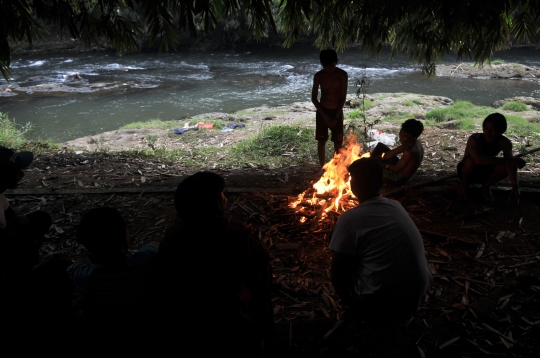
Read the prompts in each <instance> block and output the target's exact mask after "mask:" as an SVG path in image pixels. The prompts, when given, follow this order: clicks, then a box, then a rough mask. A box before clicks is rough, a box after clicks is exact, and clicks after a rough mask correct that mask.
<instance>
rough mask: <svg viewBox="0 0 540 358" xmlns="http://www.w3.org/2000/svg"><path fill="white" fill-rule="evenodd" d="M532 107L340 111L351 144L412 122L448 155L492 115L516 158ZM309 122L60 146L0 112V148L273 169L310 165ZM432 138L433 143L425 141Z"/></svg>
mask: <svg viewBox="0 0 540 358" xmlns="http://www.w3.org/2000/svg"><path fill="white" fill-rule="evenodd" d="M536 102H537V101H535V100H533V99H531V98H513V99H506V100H502V101H498V102H497V103H496V105H497V106H498V108H492V107H485V106H476V105H473V104H471V103H470V102H466V101H457V102H455V103H454V102H453V101H452V100H450V99H448V98H445V97H439V96H425V95H415V94H406V93H394V94H386V93H384V94H383V93H381V94H372V95H367V96H366V98H364V99H363V100H361V99H359V98H357V97H355V96H349V98H348V101H347V104H346V107H345V126H346V130H347V132H348V131H352V132H354V133H355V134H356V136H357V138H359V141H363V142H368V141H370V140H371V139H369V138H365V137H364V133H365V132H366V129H369V128H376V129H380V130H381V131H383V132H388V133H392V134H397V132H398V131H399V126H400V124H401V123H402V122H403V121H404V120H406V119H408V118H417V119H420V120H422V121H423V122H424V125H425V127H426V130H425V132H424V133H423V134H422V137H421V139H422V140H423V141H424V142H427V143H428V145H430V143H436V142H439V141H440V138H439V139H437V138H438V137H439V135H440V132H441V131H442V132H444V133H445V134H447V135H444V137H446V138H447V139H446V140H445V141H443V144H444V145H441V148H443V147H447V148H456V150H455V151H456V152H458V153H459V152H461V153H462V149H464V143H459V142H457V138H463V137H468V135H469V134H470V133H472V132H474V131H480V130H481V122H482V120H483V119H484V118H485V117H486V116H487V115H488V114H490V113H493V112H495V111H498V112H501V113H503V114H504V115H505V116H506V118H507V120H508V124H509V126H508V128H509V129H508V135H509V136H510V138H511V139H512V140H513V141H514V150H515V151H517V152H521V151H525V150H527V149H528V148H529V149H530V147H537V146H539V145H540V125H539V122H540V114H539V113H538V110H537V109H538V108H540V104H539V103H536ZM314 118H315V112H314V111H313V108H312V105H311V103H308V102H305V103H295V104H292V105H290V106H281V107H273V108H269V107H259V108H251V109H246V110H242V111H238V112H235V113H230V114H227V113H208V114H204V115H199V116H194V117H192V118H187V119H185V120H170V121H162V120H149V121H147V122H137V123H132V124H129V125H127V126H124V127H122V128H120V129H119V130H116V131H111V132H106V133H101V134H98V135H94V136H86V137H83V138H77V139H74V140H70V141H67V142H66V143H52V142H50V141H46V140H31V139H29V138H31V132H32V125H31V123H26V124H19V123H16V122H15V121H14V120H11V119H10V118H8V116H7V115H6V114H1V116H0V142H1V143H2V144H3V145H6V146H8V147H13V148H15V149H22V148H26V149H27V150H33V151H35V152H37V154H50V153H54V152H57V151H59V150H62V151H72V152H74V151H86V152H114V153H117V154H122V155H128V156H129V155H137V156H142V157H147V158H149V159H153V158H154V159H155V158H157V159H160V160H163V161H167V162H171V163H174V162H176V163H181V164H182V165H184V166H188V167H201V168H212V169H216V168H243V167H245V168H249V167H252V168H254V167H260V168H265V167H266V168H277V167H282V166H288V165H301V164H302V163H306V164H307V163H311V162H314V161H316V158H317V152H316V145H315V142H314V139H313V132H314V124H315V121H314ZM200 122H203V123H212V124H213V127H214V128H213V129H204V128H201V129H200V130H193V131H187V132H185V133H184V134H182V135H178V134H175V133H173V132H172V129H174V128H182V127H184V126H195V125H197V123H200ZM231 123H242V124H244V126H245V127H243V128H236V129H234V131H233V132H222V131H221V130H222V129H223V128H225V127H227V126H228V125H229V124H231ZM368 127H369V128H368ZM432 133H433V135H435V137H434V138H431V136H432ZM448 134H450V135H448ZM436 139H437V140H436ZM435 140H436V141H435ZM328 146H329V147H328V148H327V149H328V150H327V151H328V152H329V153H332V150H331V148H330V146H331V143H328ZM329 155H330V154H329ZM327 159H328V160H329V159H330V157H328V158H327Z"/></svg>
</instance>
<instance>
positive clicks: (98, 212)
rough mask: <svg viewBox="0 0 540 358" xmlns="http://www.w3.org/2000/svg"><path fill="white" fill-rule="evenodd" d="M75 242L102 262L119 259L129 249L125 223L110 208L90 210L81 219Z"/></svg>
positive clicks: (116, 211)
mask: <svg viewBox="0 0 540 358" xmlns="http://www.w3.org/2000/svg"><path fill="white" fill-rule="evenodd" d="M77 241H78V242H79V243H81V244H83V245H84V246H85V247H86V249H87V250H88V251H90V252H91V253H92V254H93V255H95V256H96V257H97V258H98V259H100V260H103V261H110V260H112V259H115V258H118V257H121V256H123V255H124V254H125V253H126V251H127V249H128V248H129V234H128V232H127V229H126V223H125V221H124V219H123V218H122V215H120V213H119V212H118V210H116V209H115V208H111V207H101V208H94V209H90V210H89V211H88V212H87V213H86V214H85V215H84V216H83V217H82V219H81V223H80V224H79V228H78V229H77Z"/></svg>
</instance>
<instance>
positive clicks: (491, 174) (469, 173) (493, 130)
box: [457, 113, 525, 202]
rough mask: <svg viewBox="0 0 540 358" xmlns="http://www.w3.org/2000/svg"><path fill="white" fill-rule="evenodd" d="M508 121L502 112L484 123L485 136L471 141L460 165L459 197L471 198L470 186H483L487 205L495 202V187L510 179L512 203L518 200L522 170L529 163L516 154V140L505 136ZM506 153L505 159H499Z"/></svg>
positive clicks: (509, 196) (491, 116)
mask: <svg viewBox="0 0 540 358" xmlns="http://www.w3.org/2000/svg"><path fill="white" fill-rule="evenodd" d="M507 126H508V125H507V123H506V118H505V117H504V116H503V115H502V114H500V113H492V114H490V115H489V116H487V117H486V118H485V119H484V122H483V123H482V133H474V134H472V135H471V136H470V137H469V139H468V140H467V146H466V147H465V153H464V156H463V159H462V160H461V162H459V164H458V166H457V172H458V176H459V178H460V179H461V185H460V187H459V189H458V195H459V196H460V197H462V198H467V188H468V186H469V185H470V184H481V185H482V194H483V199H484V201H485V202H487V201H489V200H491V186H492V185H493V184H495V183H496V182H498V181H500V180H502V179H504V178H506V177H508V179H509V180H510V183H511V184H512V189H511V190H510V193H509V194H508V200H511V201H513V200H518V199H519V196H520V193H519V184H518V180H517V170H518V168H520V169H521V168H523V167H524V166H525V161H524V160H523V159H521V158H518V157H514V156H513V154H512V141H511V140H510V139H508V138H507V137H505V136H504V135H503V133H504V132H506V128H507ZM501 151H502V153H503V157H502V158H501V157H497V155H498V154H499V153H500V152H501Z"/></svg>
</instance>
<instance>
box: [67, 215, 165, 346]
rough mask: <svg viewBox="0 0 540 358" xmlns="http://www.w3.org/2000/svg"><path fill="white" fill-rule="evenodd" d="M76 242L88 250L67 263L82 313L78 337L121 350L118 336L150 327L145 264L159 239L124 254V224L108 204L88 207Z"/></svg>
mask: <svg viewBox="0 0 540 358" xmlns="http://www.w3.org/2000/svg"><path fill="white" fill-rule="evenodd" d="M77 240H78V241H79V242H80V243H81V244H83V245H84V246H85V247H86V249H87V250H88V251H89V253H88V254H84V255H81V256H79V258H78V259H77V261H76V262H75V264H74V267H73V281H74V283H75V287H76V288H77V290H78V291H79V292H80V294H81V295H82V302H83V309H84V314H85V317H84V323H83V326H82V327H81V330H82V331H83V332H84V333H81V336H82V337H81V338H87V339H88V340H89V341H90V342H92V344H94V345H97V346H103V347H105V346H106V345H107V344H109V345H111V347H112V348H115V349H122V350H125V349H127V348H129V347H127V345H126V342H125V341H124V339H126V338H129V337H131V335H132V334H133V333H134V332H138V331H145V330H147V329H149V330H151V331H153V329H154V328H153V327H150V326H151V324H152V322H153V321H152V319H153V318H154V315H155V309H153V308H152V306H153V301H152V299H153V297H154V296H153V293H152V288H153V286H152V282H151V279H152V278H151V270H150V263H151V259H152V258H153V257H154V255H155V254H156V253H157V251H158V247H159V241H155V240H154V241H151V242H149V243H148V244H146V245H145V246H143V247H142V248H140V249H139V250H138V251H137V252H136V253H135V254H133V255H132V256H129V255H128V249H129V248H130V237H129V232H128V230H127V227H126V223H125V221H124V219H123V218H122V216H121V215H120V213H119V212H118V210H116V209H115V208H111V207H99V208H94V209H91V210H89V211H88V212H87V213H86V214H85V215H84V216H83V217H82V219H81V223H80V225H79V227H78V229H77ZM133 344H136V342H133ZM130 347H131V348H133V347H132V346H130ZM142 347H143V346H141V347H139V348H142ZM107 348H109V347H107Z"/></svg>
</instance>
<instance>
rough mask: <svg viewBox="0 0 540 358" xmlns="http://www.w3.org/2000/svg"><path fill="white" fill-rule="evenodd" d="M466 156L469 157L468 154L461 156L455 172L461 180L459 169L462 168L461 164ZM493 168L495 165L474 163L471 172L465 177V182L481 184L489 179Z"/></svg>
mask: <svg viewBox="0 0 540 358" xmlns="http://www.w3.org/2000/svg"><path fill="white" fill-rule="evenodd" d="M467 158H469V156H466V157H465V158H463V160H462V161H461V162H459V163H458V165H457V174H458V177H459V179H460V180H462V178H461V171H462V169H463V164H464V162H465V160H467ZM494 170H495V165H475V167H474V168H473V170H472V171H471V174H470V175H469V178H468V179H467V182H468V183H470V184H483V183H485V182H487V181H488V180H489V178H490V177H491V175H492V174H493V171H494Z"/></svg>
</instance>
